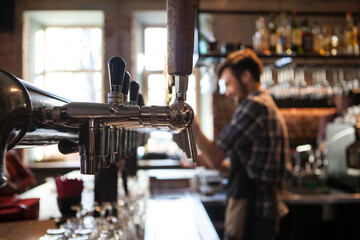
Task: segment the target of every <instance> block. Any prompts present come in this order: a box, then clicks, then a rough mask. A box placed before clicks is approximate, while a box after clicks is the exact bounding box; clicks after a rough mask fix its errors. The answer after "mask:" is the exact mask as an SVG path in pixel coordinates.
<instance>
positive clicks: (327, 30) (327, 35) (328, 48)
mask: <svg viewBox="0 0 360 240" xmlns="http://www.w3.org/2000/svg"><path fill="white" fill-rule="evenodd" d="M332 49H333V47H332V29H331V26H330V25H324V26H323V47H322V50H320V54H321V55H325V56H330V55H331V52H332Z"/></svg>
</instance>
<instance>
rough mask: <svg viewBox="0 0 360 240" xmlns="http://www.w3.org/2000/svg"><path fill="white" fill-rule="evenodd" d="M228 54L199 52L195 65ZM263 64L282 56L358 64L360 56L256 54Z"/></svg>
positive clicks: (314, 62) (298, 61)
mask: <svg viewBox="0 0 360 240" xmlns="http://www.w3.org/2000/svg"><path fill="white" fill-rule="evenodd" d="M227 55H228V54H227V53H221V52H210V53H208V54H199V60H198V63H197V66H203V65H206V64H204V63H205V62H206V61H205V60H206V59H210V60H211V59H212V62H219V61H221V59H222V58H225V57H226V56H227ZM257 55H258V56H259V58H260V59H261V60H262V61H263V63H264V64H265V65H268V64H274V63H275V61H277V60H279V59H283V58H291V62H292V63H295V64H299V65H305V64H311V65H327V64H331V65H346V66H351V65H353V66H360V56H355V55H336V56H322V55H314V54H302V55H274V54H272V55H266V54H257Z"/></svg>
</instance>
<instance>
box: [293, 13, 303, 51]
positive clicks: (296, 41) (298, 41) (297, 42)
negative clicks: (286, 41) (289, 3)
mask: <svg viewBox="0 0 360 240" xmlns="http://www.w3.org/2000/svg"><path fill="white" fill-rule="evenodd" d="M291 50H292V52H293V53H295V54H303V53H304V50H303V48H302V33H301V28H300V25H299V21H298V18H297V15H296V9H294V10H293V13H292V21H291Z"/></svg>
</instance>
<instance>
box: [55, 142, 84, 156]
mask: <svg viewBox="0 0 360 240" xmlns="http://www.w3.org/2000/svg"><path fill="white" fill-rule="evenodd" d="M58 149H59V152H61V153H62V154H70V153H76V152H79V143H78V142H75V141H71V140H67V139H63V140H60V142H59V144H58Z"/></svg>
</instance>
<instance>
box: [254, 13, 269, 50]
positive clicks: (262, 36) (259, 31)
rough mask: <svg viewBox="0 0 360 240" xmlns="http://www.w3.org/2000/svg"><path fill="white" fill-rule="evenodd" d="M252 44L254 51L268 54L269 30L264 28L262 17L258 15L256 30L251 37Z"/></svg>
mask: <svg viewBox="0 0 360 240" xmlns="http://www.w3.org/2000/svg"><path fill="white" fill-rule="evenodd" d="M253 45H254V50H255V51H256V52H259V53H264V54H270V52H269V48H270V46H269V32H268V30H267V29H266V26H265V18H264V17H259V18H258V19H257V20H256V32H255V34H254V37H253Z"/></svg>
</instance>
